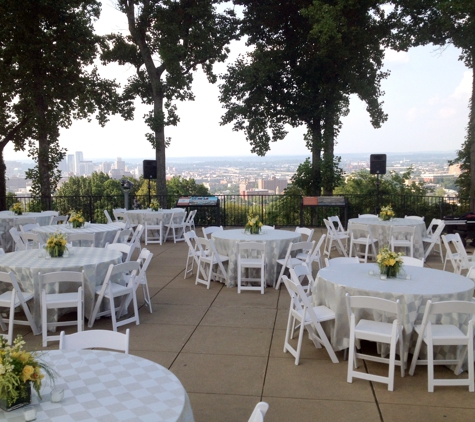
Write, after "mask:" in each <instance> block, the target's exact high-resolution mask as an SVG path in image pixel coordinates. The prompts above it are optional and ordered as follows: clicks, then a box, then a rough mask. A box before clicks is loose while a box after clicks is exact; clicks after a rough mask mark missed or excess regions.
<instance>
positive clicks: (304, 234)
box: [295, 227, 315, 242]
mask: <svg viewBox="0 0 475 422" xmlns="http://www.w3.org/2000/svg"><path fill="white" fill-rule="evenodd" d="M314 231H315V230H314V229H309V228H308V227H295V232H296V233H300V236H301V238H302V241H304V242H311V241H312V237H313V232H314Z"/></svg>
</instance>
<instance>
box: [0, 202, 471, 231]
mask: <svg viewBox="0 0 475 422" xmlns="http://www.w3.org/2000/svg"><path fill="white" fill-rule="evenodd" d="M216 196H218V198H219V207H214V206H210V207H206V206H199V207H194V206H189V207H186V208H187V210H190V209H197V214H196V217H195V224H196V225H199V226H208V225H223V226H236V227H238V226H244V225H245V224H246V222H247V219H248V215H249V213H250V212H252V213H254V214H259V216H260V217H261V220H262V222H263V223H264V224H267V225H276V226H278V227H283V226H290V227H292V226H310V227H322V226H324V224H323V219H324V218H327V217H328V216H330V215H339V216H340V218H341V219H342V220H343V217H344V215H343V212H342V209H341V207H337V206H335V207H321V208H320V207H318V206H317V207H311V208H310V207H309V208H304V209H303V212H302V213H301V203H302V197H301V196H297V195H296V196H290V195H253V196H240V195H216ZM345 198H346V199H347V203H348V207H347V210H346V211H347V216H348V218H353V217H357V216H358V214H366V213H374V212H375V209H376V207H377V204H376V198H375V197H374V196H368V195H347V196H345ZM158 199H159V202H160V203H161V204H167V207H166V208H173V207H175V204H176V202H177V200H178V197H177V196H172V195H168V196H167V197H162V198H160V197H159V198H158ZM15 201H20V202H22V203H23V205H24V207H25V209H26V210H27V211H41V210H42V209H43V210H46V209H50V210H56V211H59V212H60V214H69V213H70V211H71V210H75V211H81V212H82V213H83V215H84V216H85V218H86V220H87V221H90V222H95V223H105V222H106V217H105V214H104V210H108V211H109V213H112V210H113V209H114V208H124V206H126V208H128V209H133V208H147V205H148V204H149V197H148V195H145V196H130V198H129V203H127V204H125V203H124V196H122V195H119V196H93V195H87V196H79V197H78V196H54V197H53V198H51V200H48V201H46V202H45V201H40V200H36V199H34V198H31V197H16V198H13V197H7V198H6V204H7V207H8V208H10V207H11V205H12V204H13V202H15ZM378 203H379V204H380V205H388V204H391V206H392V207H393V209H394V211H395V212H396V216H397V217H404V216H405V215H420V216H425V220H426V221H429V222H430V221H431V220H432V218H443V217H445V216H461V215H463V214H465V213H467V212H469V211H471V210H470V209H469V203H470V202H469V200H465V201H462V200H459V199H458V198H447V197H442V196H412V195H411V196H409V195H380V197H379V199H378ZM111 215H112V214H111Z"/></svg>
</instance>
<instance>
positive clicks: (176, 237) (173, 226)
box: [163, 211, 186, 243]
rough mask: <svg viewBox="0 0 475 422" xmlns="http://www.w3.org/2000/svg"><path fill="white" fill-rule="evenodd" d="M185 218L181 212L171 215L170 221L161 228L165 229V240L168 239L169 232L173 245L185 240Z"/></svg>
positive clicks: (184, 214)
mask: <svg viewBox="0 0 475 422" xmlns="http://www.w3.org/2000/svg"><path fill="white" fill-rule="evenodd" d="M185 217H186V213H184V212H183V211H181V212H173V213H172V215H171V217H170V221H169V222H168V223H165V224H163V226H164V227H166V228H167V231H166V232H165V240H167V239H168V236H169V235H168V233H169V232H170V230H171V232H172V235H171V236H170V237H173V243H176V242H181V241H183V240H185V238H184V237H183V234H184V233H185V228H186V224H185Z"/></svg>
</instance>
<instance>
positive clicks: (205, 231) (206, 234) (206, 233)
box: [201, 226, 223, 239]
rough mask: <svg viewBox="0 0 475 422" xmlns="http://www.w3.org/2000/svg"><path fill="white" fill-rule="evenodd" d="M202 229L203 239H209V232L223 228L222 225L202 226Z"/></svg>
mask: <svg viewBox="0 0 475 422" xmlns="http://www.w3.org/2000/svg"><path fill="white" fill-rule="evenodd" d="M201 230H203V237H204V238H205V239H211V236H210V235H211V234H212V233H214V232H217V231H220V230H223V226H209V227H202V228H201Z"/></svg>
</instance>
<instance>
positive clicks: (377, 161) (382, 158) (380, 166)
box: [369, 154, 386, 214]
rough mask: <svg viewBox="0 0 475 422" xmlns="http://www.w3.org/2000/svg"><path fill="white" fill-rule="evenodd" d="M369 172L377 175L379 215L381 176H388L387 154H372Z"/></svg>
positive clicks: (376, 211) (377, 207)
mask: <svg viewBox="0 0 475 422" xmlns="http://www.w3.org/2000/svg"><path fill="white" fill-rule="evenodd" d="M369 172H370V174H375V175H376V210H375V213H376V214H379V212H380V211H381V209H380V207H379V175H380V174H386V154H371V155H370V156H369Z"/></svg>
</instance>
